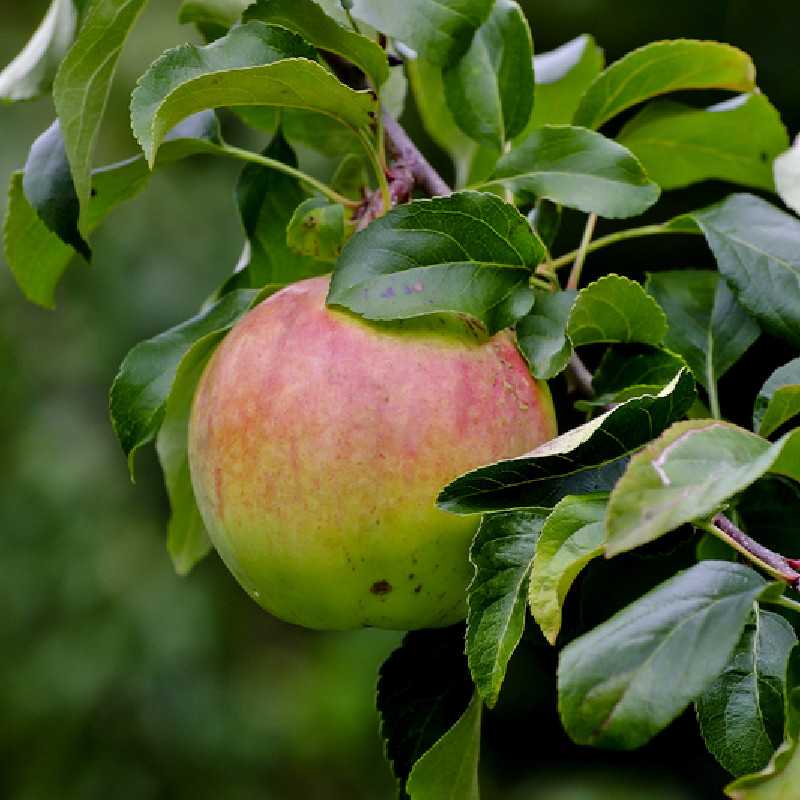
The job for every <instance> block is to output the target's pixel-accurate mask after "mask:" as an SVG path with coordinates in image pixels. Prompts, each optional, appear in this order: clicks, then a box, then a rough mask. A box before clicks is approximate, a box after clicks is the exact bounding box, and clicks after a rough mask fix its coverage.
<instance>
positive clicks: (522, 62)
mask: <svg viewBox="0 0 800 800" xmlns="http://www.w3.org/2000/svg"><path fill="white" fill-rule="evenodd" d="M532 58H533V42H532V41H531V32H530V30H529V29H528V23H527V21H526V19H525V15H524V14H523V13H522V9H520V7H519V6H518V5H517V3H516V2H513V0H495V4H494V8H493V9H492V12H491V14H489V17H488V19H487V20H486V21H485V22H484V23H483V25H481V27H480V28H478V30H477V31H476V32H475V36H474V37H473V39H472V43H471V44H470V46H469V49H468V50H467V51H466V53H464V55H462V56H461V58H460V59H459V60H458V61H456V62H454V63H452V64H451V65H450V66H449V67H447V68H446V69H445V70H444V73H443V79H444V92H445V97H446V98H447V105H448V106H449V108H450V112H451V113H452V115H453V118H454V119H455V121H456V123H457V124H458V126H459V127H460V128H461V130H463V131H464V133H466V134H467V135H468V136H469V137H470V138H472V139H474V140H475V141H476V142H479V143H481V144H485V145H488V146H489V147H493V148H496V149H497V150H501V149H502V148H503V145H504V144H505V142H506V141H507V140H509V139H513V138H514V136H516V135H517V134H518V133H520V132H521V131H522V130H523V129H524V128H525V126H526V125H527V124H528V120H529V119H530V115H531V110H532V108H533V62H532V60H531V59H532Z"/></svg>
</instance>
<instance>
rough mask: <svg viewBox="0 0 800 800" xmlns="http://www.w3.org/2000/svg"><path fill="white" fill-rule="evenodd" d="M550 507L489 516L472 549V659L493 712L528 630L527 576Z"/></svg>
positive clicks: (478, 685) (469, 630)
mask: <svg viewBox="0 0 800 800" xmlns="http://www.w3.org/2000/svg"><path fill="white" fill-rule="evenodd" d="M549 513H550V511H549V509H546V508H535V509H525V510H523V511H509V512H501V513H499V514H486V515H485V516H484V517H483V520H482V521H481V525H480V528H479V529H478V533H477V534H476V535H475V540H474V541H473V543H472V549H471V550H470V561H472V564H473V565H474V567H475V577H474V579H473V580H472V583H471V584H470V586H469V590H468V594H467V603H468V607H469V611H468V614H467V659H468V661H469V668H470V672H471V673H472V680H473V681H475V686H476V688H477V690H478V692H479V694H480V696H481V697H482V698H483V700H484V702H485V703H486V705H487V706H489V708H492V707H493V706H494V705H495V703H496V702H497V698H498V696H499V694H500V687H501V686H502V684H503V680H504V678H505V675H506V667H507V666H508V661H509V659H510V658H511V655H512V653H513V652H514V650H515V648H516V646H517V644H518V643H519V640H520V637H521V636H522V631H523V628H524V627H525V600H526V596H527V591H528V575H529V574H530V569H531V561H532V560H533V553H534V550H535V548H536V540H537V539H538V538H539V534H540V532H541V530H542V524H543V523H544V521H545V518H546V517H547V515H548V514H549Z"/></svg>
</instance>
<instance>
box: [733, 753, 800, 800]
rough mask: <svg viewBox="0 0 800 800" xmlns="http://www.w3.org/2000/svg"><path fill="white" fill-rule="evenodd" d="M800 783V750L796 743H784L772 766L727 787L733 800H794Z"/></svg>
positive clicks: (772, 761) (773, 759)
mask: <svg viewBox="0 0 800 800" xmlns="http://www.w3.org/2000/svg"><path fill="white" fill-rule="evenodd" d="M799 782H800V748H798V743H797V741H796V740H794V739H792V740H789V741H787V742H784V743H783V744H782V745H781V747H780V749H779V750H778V751H777V752H776V753H775V755H774V756H773V758H772V760H771V761H770V763H769V765H768V766H767V767H766V769H764V770H763V771H761V772H758V773H756V774H755V775H747V776H745V777H743V778H739V779H738V780H735V781H734V782H733V783H731V784H729V785H728V786H726V787H725V794H726V796H727V797H730V798H731V800H794V797H795V796H796V794H797V785H798V783H799Z"/></svg>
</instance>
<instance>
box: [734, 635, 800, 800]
mask: <svg viewBox="0 0 800 800" xmlns="http://www.w3.org/2000/svg"><path fill="white" fill-rule="evenodd" d="M798 686H800V648H798V647H797V646H795V647H794V648H793V649H792V651H791V652H790V654H789V662H788V665H787V668H786V680H785V690H784V697H785V703H784V727H785V734H784V742H783V744H781V746H780V747H779V748H778V749H777V750H776V751H775V753H774V755H773V756H772V758H771V759H770V762H769V764H768V765H767V766H766V767H765V768H764V769H763V770H761V772H757V773H756V774H754V775H747V776H745V777H742V778H739V779H738V780H736V781H734V782H733V783H731V784H729V785H728V786H726V787H725V794H726V795H727V796H728V797H730V798H732V799H733V800H793V795H795V794H796V793H797V792H796V789H797V781H798V780H800V757H798V752H800V750H799V749H798V741H797V735H798V729H799V728H800V691H798Z"/></svg>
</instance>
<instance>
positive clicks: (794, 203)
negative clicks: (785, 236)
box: [772, 136, 800, 214]
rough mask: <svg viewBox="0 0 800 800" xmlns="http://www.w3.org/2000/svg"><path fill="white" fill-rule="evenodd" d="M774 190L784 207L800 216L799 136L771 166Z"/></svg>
mask: <svg viewBox="0 0 800 800" xmlns="http://www.w3.org/2000/svg"><path fill="white" fill-rule="evenodd" d="M772 168H773V172H774V174H775V190H776V191H777V192H778V194H779V195H780V198H781V200H783V202H784V203H786V205H787V206H788V207H789V208H791V209H792V211H794V212H795V214H800V136H798V137H797V138H796V139H795V140H794V144H793V145H792V146H791V147H790V148H789V149H788V150H787V151H786V152H785V153H781V154H780V155H779V156H778V157H777V158H776V159H775V162H774V164H773V165H772Z"/></svg>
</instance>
